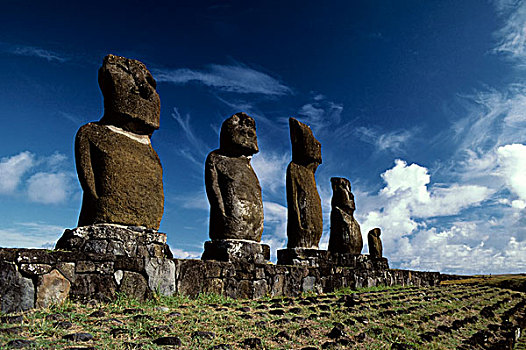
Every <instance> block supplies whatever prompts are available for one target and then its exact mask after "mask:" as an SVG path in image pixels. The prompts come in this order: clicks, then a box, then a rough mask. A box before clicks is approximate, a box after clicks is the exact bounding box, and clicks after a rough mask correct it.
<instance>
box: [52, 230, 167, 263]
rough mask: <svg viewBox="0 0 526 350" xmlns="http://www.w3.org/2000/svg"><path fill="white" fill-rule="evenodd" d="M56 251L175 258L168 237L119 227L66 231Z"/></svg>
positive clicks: (150, 231) (162, 234)
mask: <svg viewBox="0 0 526 350" xmlns="http://www.w3.org/2000/svg"><path fill="white" fill-rule="evenodd" d="M55 249H59V250H65V251H74V252H84V253H93V254H112V255H119V256H120V255H122V256H127V257H145V258H146V257H149V258H166V257H168V258H171V257H172V252H171V251H170V248H169V247H168V245H167V244H166V234H164V233H161V232H157V231H155V230H152V229H148V228H145V227H138V226H121V225H115V224H97V225H90V226H81V227H77V228H74V229H71V230H70V229H66V230H65V231H64V234H63V235H62V237H60V239H59V240H58V242H57V244H56V246H55Z"/></svg>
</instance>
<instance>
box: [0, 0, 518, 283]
mask: <svg viewBox="0 0 526 350" xmlns="http://www.w3.org/2000/svg"><path fill="white" fill-rule="evenodd" d="M108 53H113V54H116V55H122V56H126V57H129V58H135V59H138V60H141V61H143V62H144V63H145V64H146V65H147V66H148V68H149V69H150V70H151V71H152V73H153V75H154V77H155V78H156V79H157V82H158V84H157V90H158V92H159V95H160V97H161V128H160V129H159V130H158V131H156V132H155V133H154V135H153V137H152V143H153V146H154V148H155V149H156V151H157V153H158V154H159V156H160V158H161V162H162V164H163V168H164V186H165V213H164V217H163V221H162V223H161V231H163V232H166V233H167V234H168V242H169V244H170V246H171V247H172V249H173V251H174V254H175V255H176V256H178V257H198V256H200V254H201V252H202V247H203V242H204V241H205V240H207V238H208V202H207V200H206V196H205V192H204V180H203V172H204V160H205V157H206V155H207V154H208V152H210V151H212V150H213V149H215V148H217V147H218V143H219V136H218V131H219V128H220V125H221V123H222V121H223V120H224V119H226V118H227V117H229V116H230V115H232V114H233V113H236V112H239V111H243V112H246V113H248V114H249V115H251V116H253V117H254V118H255V120H256V123H257V132H258V141H259V146H260V153H259V154H257V155H255V156H254V158H253V161H252V163H253V167H254V168H255V171H256V173H257V174H258V177H259V179H260V182H261V184H262V187H263V200H264V207H265V231H264V234H263V241H264V242H266V243H268V244H270V245H271V248H272V255H273V257H274V256H275V250H276V249H278V248H281V247H284V246H285V245H286V207H285V205H286V198H285V170H286V166H287V164H288V162H289V161H290V158H291V153H290V140H289V131H288V124H287V119H288V117H290V116H294V117H296V118H297V119H299V120H300V121H303V122H305V123H307V124H309V125H310V126H311V127H312V129H313V131H314V134H315V135H316V137H317V138H318V139H319V140H320V141H321V143H322V154H323V164H322V165H321V166H320V167H319V168H318V171H317V175H316V178H317V183H318V187H319V192H320V195H321V198H322V202H323V210H324V219H325V221H324V226H325V231H324V236H323V237H322V243H321V247H322V248H323V247H326V245H327V242H328V236H327V234H328V231H329V214H330V197H331V189H330V177H332V176H342V177H346V178H348V179H349V180H350V181H351V183H352V188H353V192H354V194H355V198H356V204H357V210H356V213H355V216H356V218H357V219H358V221H359V222H360V224H361V227H362V234H363V235H364V237H366V234H367V232H368V231H369V230H370V229H372V228H374V227H380V228H382V238H383V242H384V252H385V255H386V256H387V257H388V258H389V260H390V263H391V266H392V267H397V268H411V269H417V270H438V271H442V272H452V273H503V272H524V271H525V269H526V228H525V225H524V224H525V219H524V213H525V210H526V133H525V132H524V131H525V126H526V80H525V77H526V75H525V68H526V3H525V2H523V1H511V0H499V1H488V2H484V1H467V0H466V1H460V2H459V1H398V2H391V1H333V2H327V3H324V4H320V2H318V1H302V2H296V1H291V2H277V1H267V2H248V1H201V2H198V1H188V2H186V1H173V2H166V3H160V2H158V3H157V4H155V5H151V4H147V3H145V2H140V1H128V2H122V3H119V2H104V3H99V2H96V1H92V2H90V3H89V4H83V5H78V4H73V3H71V4H64V3H63V2H58V1H56V2H53V1H41V2H32V1H11V0H7V1H4V2H3V11H2V14H0V77H1V79H0V91H1V92H2V93H1V94H0V110H1V112H0V115H1V118H0V126H1V130H2V131H3V137H2V147H1V151H0V221H1V222H2V227H1V228H0V246H10V247H11V246H16V247H50V246H53V244H54V242H55V241H56V240H57V239H58V238H59V237H60V235H61V233H62V231H63V229H64V228H72V227H75V226H76V222H77V219H78V213H79V208H80V203H81V190H80V186H79V184H78V181H77V178H76V172H75V165H74V156H73V140H74V136H75V133H76V131H77V130H78V128H79V127H80V126H81V125H83V124H85V123H87V122H90V121H96V120H98V119H99V118H100V116H101V115H102V96H101V93H100V90H99V87H98V84H97V70H98V68H99V67H100V65H101V63H102V58H103V57H104V56H105V55H106V54H108ZM364 241H366V239H365V240H364ZM364 252H367V246H365V247H364Z"/></svg>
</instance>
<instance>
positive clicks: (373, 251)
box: [367, 227, 382, 259]
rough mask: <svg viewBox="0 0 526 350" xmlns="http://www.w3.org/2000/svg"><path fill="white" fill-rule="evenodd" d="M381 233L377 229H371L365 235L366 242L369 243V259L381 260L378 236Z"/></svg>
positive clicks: (380, 240) (380, 244) (380, 246)
mask: <svg viewBox="0 0 526 350" xmlns="http://www.w3.org/2000/svg"><path fill="white" fill-rule="evenodd" d="M381 234H382V231H381V230H380V229H379V228H378V227H377V228H373V229H372V230H371V231H369V233H368V234H367V242H368V243H369V255H370V256H371V258H375V259H378V258H381V257H382V239H381V238H380V235H381Z"/></svg>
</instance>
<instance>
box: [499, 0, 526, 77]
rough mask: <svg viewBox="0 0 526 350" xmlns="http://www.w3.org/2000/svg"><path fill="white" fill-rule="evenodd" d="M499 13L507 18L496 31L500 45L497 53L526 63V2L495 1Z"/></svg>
mask: <svg viewBox="0 0 526 350" xmlns="http://www.w3.org/2000/svg"><path fill="white" fill-rule="evenodd" d="M494 4H495V6H496V8H497V11H498V13H499V14H500V16H501V17H502V18H505V25H504V26H503V27H502V28H501V29H500V30H499V31H497V32H496V33H495V36H496V38H497V40H498V45H497V47H496V48H495V49H494V52H495V53H497V54H502V55H505V56H506V57H508V58H510V59H512V60H514V61H516V62H517V63H518V64H519V66H522V67H524V65H525V64H526V2H524V1H510V0H497V1H494Z"/></svg>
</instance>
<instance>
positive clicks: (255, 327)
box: [0, 277, 526, 349]
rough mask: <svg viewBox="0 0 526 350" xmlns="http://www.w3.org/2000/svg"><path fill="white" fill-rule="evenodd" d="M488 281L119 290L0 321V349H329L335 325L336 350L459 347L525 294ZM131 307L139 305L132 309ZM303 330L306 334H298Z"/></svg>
mask: <svg viewBox="0 0 526 350" xmlns="http://www.w3.org/2000/svg"><path fill="white" fill-rule="evenodd" d="M519 279H522V278H519ZM507 280H510V277H508V279H507ZM489 282H490V281H489V279H488V278H478V279H473V280H472V281H470V282H469V283H465V282H462V283H455V282H453V281H448V282H447V283H445V284H444V285H442V286H437V287H430V288H416V287H401V286H397V287H375V288H365V289H360V290H350V289H346V288H345V289H340V290H338V291H336V292H334V293H331V294H325V295H314V294H312V293H306V294H304V295H302V296H301V297H298V298H284V297H278V298H270V297H266V298H263V299H259V300H234V299H231V298H227V297H224V296H221V295H215V294H202V295H199V296H198V297H197V298H189V297H186V296H182V295H174V296H172V297H159V296H156V297H154V298H152V299H151V300H148V301H146V302H138V301H137V300H133V299H130V298H127V297H126V296H124V295H117V298H116V299H115V301H114V302H112V303H108V304H92V303H78V302H73V301H69V300H68V301H66V302H65V303H64V304H62V305H55V306H52V307H50V308H47V309H40V310H38V309H35V310H30V311H28V312H25V313H23V314H21V315H23V322H21V323H15V324H5V323H4V324H0V348H3V347H5V346H6V344H7V343H8V342H9V341H11V340H14V339H30V340H33V341H35V345H34V346H33V348H38V349H66V348H68V347H72V346H91V347H95V348H97V349H127V348H130V347H129V346H128V345H127V344H128V343H131V344H140V345H142V348H143V349H162V348H166V347H163V346H157V345H155V344H154V342H153V341H154V340H155V339H157V338H159V337H164V336H176V337H178V338H180V340H181V341H182V344H183V345H182V348H184V349H210V348H212V347H213V346H216V345H219V344H229V345H230V346H231V348H232V349H242V348H243V347H242V345H241V344H242V342H243V341H244V340H245V339H246V338H259V339H261V341H262V343H263V347H264V348H265V349H302V348H303V347H307V346H314V347H316V348H319V349H321V348H322V346H324V344H325V348H329V347H328V345H327V343H328V342H330V341H333V340H332V339H330V338H329V337H328V336H327V335H328V334H329V332H330V331H331V330H332V329H333V327H334V325H335V324H336V323H341V324H343V325H344V329H343V330H344V332H345V334H346V337H345V338H344V340H345V339H347V341H348V342H350V344H351V345H348V344H347V345H341V344H340V345H336V346H335V347H334V348H335V349H345V348H359V349H390V348H391V346H392V344H393V343H405V344H408V345H411V346H413V347H414V348H416V349H455V348H457V347H458V346H460V345H462V344H465V342H466V341H467V339H468V338H469V337H471V336H472V335H473V334H475V333H476V332H478V331H480V330H483V329H487V328H488V325H489V324H495V323H499V322H501V321H500V319H499V316H500V315H502V314H503V313H504V312H505V311H506V310H509V309H510V308H512V307H514V306H515V305H517V303H519V302H520V301H521V300H524V299H526V295H525V294H524V293H522V292H515V291H511V290H508V289H500V288H498V287H496V285H500V284H493V283H489ZM499 283H501V282H499ZM351 294H353V295H355V297H357V298H358V299H359V302H358V304H357V305H355V306H352V307H344V301H343V299H344V298H345V296H347V295H351ZM507 299H510V301H509V302H506V303H502V305H500V306H499V307H498V308H496V309H495V310H494V312H495V315H496V317H495V318H484V317H481V316H480V311H481V310H482V309H483V308H484V307H485V306H491V305H494V304H495V303H497V302H499V301H502V300H507ZM244 308H249V309H244ZM129 309H137V310H135V311H133V312H131V311H130V310H129ZM275 309H283V310H284V311H285V315H274V314H272V313H270V312H269V311H270V310H275ZM98 310H102V311H104V313H105V316H103V317H90V316H89V315H90V314H91V313H93V312H95V311H98ZM293 311H294V312H295V313H293ZM524 311H525V310H524V309H522V311H521V312H524ZM57 314H58V316H54V317H53V318H57V320H52V319H50V318H51V315H57ZM312 314H315V315H316V316H318V317H314V316H312ZM140 315H145V316H147V317H146V318H141V316H140ZM469 316H478V320H477V321H476V322H473V323H471V324H469V325H466V326H465V327H462V328H459V329H454V330H452V331H451V333H447V334H446V333H438V334H437V335H436V336H434V337H433V338H432V339H431V340H423V339H422V334H424V333H426V332H434V331H437V329H438V328H439V327H441V326H442V327H443V326H451V324H452V322H453V321H455V320H461V319H464V318H465V317H469ZM294 317H296V318H294ZM297 317H302V318H304V319H301V318H297ZM58 321H69V322H71V323H72V327H71V328H70V329H63V328H61V327H59V326H56V325H55V323H56V322H58ZM12 327H22V329H21V331H20V332H19V333H18V334H9V333H7V332H6V330H7V329H10V328H12ZM304 328H307V329H308V330H309V331H310V334H307V335H305V334H303V335H301V334H297V332H298V331H299V330H302V329H304ZM115 329H120V332H121V334H119V335H116V336H113V335H112V334H111V332H112V330H115ZM196 331H206V332H213V333H214V334H215V337H214V338H213V339H206V338H196V337H192V335H193V333H194V332H196ZM281 331H285V332H287V334H288V336H289V339H283V338H276V335H277V334H278V333H279V332H281ZM75 332H88V333H90V334H92V335H93V336H94V338H93V339H92V340H90V341H88V342H85V343H82V342H81V343H74V342H72V341H67V340H64V339H63V336H64V335H66V334H70V333H75Z"/></svg>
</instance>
